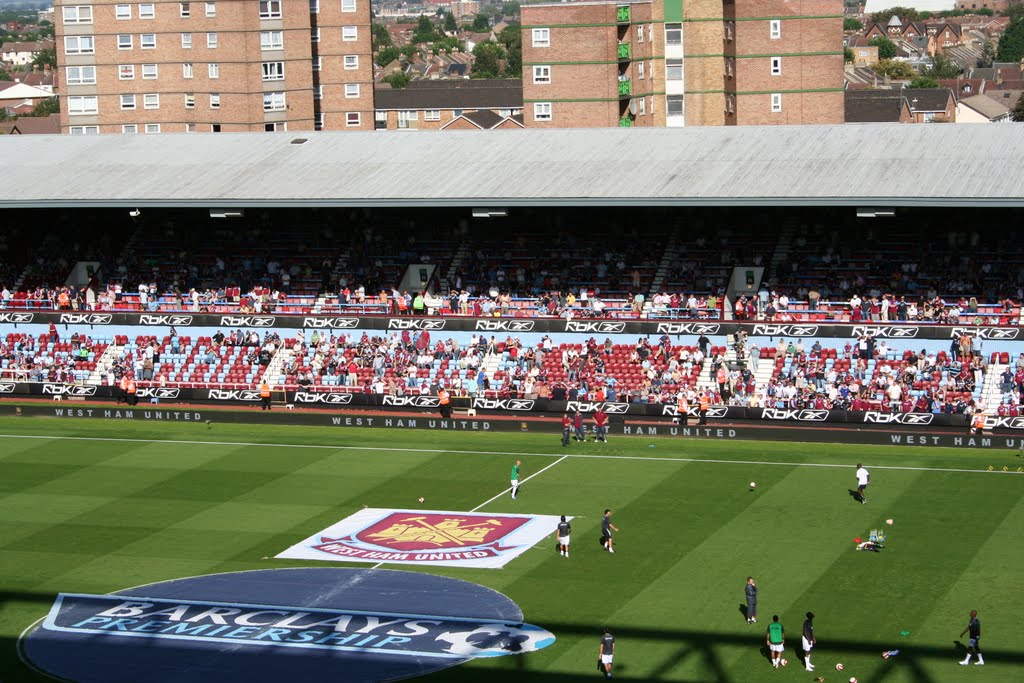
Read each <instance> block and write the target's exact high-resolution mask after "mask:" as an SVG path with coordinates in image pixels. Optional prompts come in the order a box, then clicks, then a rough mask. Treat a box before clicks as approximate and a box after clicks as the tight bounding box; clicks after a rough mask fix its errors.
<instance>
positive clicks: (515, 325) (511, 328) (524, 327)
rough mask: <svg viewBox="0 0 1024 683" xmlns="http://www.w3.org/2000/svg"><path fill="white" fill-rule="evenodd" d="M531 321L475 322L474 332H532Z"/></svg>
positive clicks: (532, 322)
mask: <svg viewBox="0 0 1024 683" xmlns="http://www.w3.org/2000/svg"><path fill="white" fill-rule="evenodd" d="M535 324H536V323H535V322H534V321H533V320H477V321H476V327H475V328H474V329H476V330H482V331H484V332H532V331H533V327H534V325H535Z"/></svg>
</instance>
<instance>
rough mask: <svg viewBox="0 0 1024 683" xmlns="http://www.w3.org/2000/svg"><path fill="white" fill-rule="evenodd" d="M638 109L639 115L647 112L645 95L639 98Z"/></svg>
mask: <svg viewBox="0 0 1024 683" xmlns="http://www.w3.org/2000/svg"><path fill="white" fill-rule="evenodd" d="M638 111H639V114H640V116H644V115H646V114H647V98H646V97H641V98H640V109H639V110H638Z"/></svg>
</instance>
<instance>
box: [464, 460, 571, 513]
mask: <svg viewBox="0 0 1024 683" xmlns="http://www.w3.org/2000/svg"><path fill="white" fill-rule="evenodd" d="M568 457H569V454H568V453H566V454H565V455H563V456H562V457H561V458H559V459H558V460H556V461H554V462H553V463H551V464H550V465H546V466H544V467H542V468H541V469H539V470H537V471H536V472H534V473H533V474H531V475H530V476H528V477H526V478H525V479H523V480H522V481H520V482H519V485H520V486H522V485H523V484H525V483H526V482H528V481H530V480H531V479H533V478H534V477H536V476H537V475H538V474H541V473H543V472H544V471H545V470H550V469H551V468H552V467H554V466H555V465H557V464H558V463H560V462H562V461H563V460H565V459H566V458H568ZM511 490H512V487H511V486H510V487H508V488H507V489H505V490H504V491H502V492H501V493H499V494H498V495H496V496H494V497H493V498H488V499H487V500H485V501H484V502H482V503H480V504H479V505H477V506H476V507H475V508H473V509H472V510H470V512H476V511H477V510H479V509H480V508H482V507H483V506H485V505H487V504H488V503H493V502H494V501H496V500H498V499H499V498H501V497H502V496H504V495H505V494H506V493H508V492H509V491H511Z"/></svg>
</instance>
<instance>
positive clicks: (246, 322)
mask: <svg viewBox="0 0 1024 683" xmlns="http://www.w3.org/2000/svg"><path fill="white" fill-rule="evenodd" d="M220 324H221V327H273V326H274V316H272V315H222V316H221V318H220Z"/></svg>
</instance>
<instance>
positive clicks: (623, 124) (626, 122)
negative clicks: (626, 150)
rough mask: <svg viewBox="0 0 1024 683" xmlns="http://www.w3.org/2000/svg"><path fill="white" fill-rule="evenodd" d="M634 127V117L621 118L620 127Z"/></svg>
mask: <svg viewBox="0 0 1024 683" xmlns="http://www.w3.org/2000/svg"><path fill="white" fill-rule="evenodd" d="M632 127H633V119H626V118H623V119H619V128H632Z"/></svg>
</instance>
